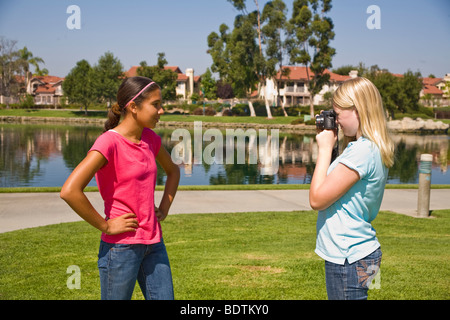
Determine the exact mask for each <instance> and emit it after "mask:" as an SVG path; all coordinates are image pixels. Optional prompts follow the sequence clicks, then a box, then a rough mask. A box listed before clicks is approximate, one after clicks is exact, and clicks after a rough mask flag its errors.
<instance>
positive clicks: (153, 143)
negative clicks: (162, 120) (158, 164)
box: [144, 128, 161, 157]
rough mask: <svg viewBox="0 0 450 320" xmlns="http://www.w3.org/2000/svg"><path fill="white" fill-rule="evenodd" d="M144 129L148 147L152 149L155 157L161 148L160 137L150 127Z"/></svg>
mask: <svg viewBox="0 0 450 320" xmlns="http://www.w3.org/2000/svg"><path fill="white" fill-rule="evenodd" d="M144 130H145V135H146V137H147V139H148V143H149V145H150V148H151V149H152V151H153V154H154V155H155V157H156V156H157V155H158V152H159V149H160V148H161V137H160V136H159V135H157V134H156V133H155V132H154V131H153V130H151V129H148V128H145V129H144Z"/></svg>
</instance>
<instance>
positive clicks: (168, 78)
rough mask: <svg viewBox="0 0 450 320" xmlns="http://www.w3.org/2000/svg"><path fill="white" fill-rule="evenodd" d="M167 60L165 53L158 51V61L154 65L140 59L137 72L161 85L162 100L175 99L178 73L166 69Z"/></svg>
mask: <svg viewBox="0 0 450 320" xmlns="http://www.w3.org/2000/svg"><path fill="white" fill-rule="evenodd" d="M166 64H167V60H166V58H165V54H164V53H162V52H160V53H158V61H157V63H156V65H154V66H148V65H147V62H146V61H141V63H140V67H139V68H138V69H137V74H138V75H139V76H142V77H147V78H151V79H152V80H153V81H155V82H156V83H158V84H159V86H160V87H161V94H162V98H163V100H175V99H176V86H177V78H178V75H177V74H176V72H174V71H172V70H170V69H166V68H165V65H166Z"/></svg>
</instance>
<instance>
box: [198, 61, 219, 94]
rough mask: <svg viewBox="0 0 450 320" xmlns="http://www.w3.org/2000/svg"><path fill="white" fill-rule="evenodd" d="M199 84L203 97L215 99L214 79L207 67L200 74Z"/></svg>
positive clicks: (215, 86) (215, 85)
mask: <svg viewBox="0 0 450 320" xmlns="http://www.w3.org/2000/svg"><path fill="white" fill-rule="evenodd" d="M201 86H202V91H203V94H204V97H205V98H207V99H211V100H214V99H217V84H216V80H214V78H213V76H212V73H211V70H210V69H209V68H208V69H206V72H205V73H204V74H203V75H202V81H201Z"/></svg>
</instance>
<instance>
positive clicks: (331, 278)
mask: <svg viewBox="0 0 450 320" xmlns="http://www.w3.org/2000/svg"><path fill="white" fill-rule="evenodd" d="M381 256H382V253H381V249H380V248H378V249H377V250H375V251H374V252H372V253H371V254H369V255H368V256H367V257H365V258H363V259H361V260H358V261H356V262H354V263H352V264H349V263H348V261H347V260H345V264H344V265H340V264H335V263H332V262H329V261H325V279H326V283H327V294H328V299H329V300H367V292H368V290H369V285H370V284H371V282H372V280H373V279H374V278H375V276H376V274H377V273H378V271H379V270H380V264H381Z"/></svg>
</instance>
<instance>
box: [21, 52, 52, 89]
mask: <svg viewBox="0 0 450 320" xmlns="http://www.w3.org/2000/svg"><path fill="white" fill-rule="evenodd" d="M19 59H20V61H21V65H22V69H23V71H24V73H25V81H26V82H25V85H26V87H28V81H30V79H29V74H30V64H31V65H32V66H34V67H35V69H36V70H35V72H36V73H37V74H39V73H40V71H41V70H40V69H39V63H45V62H44V59H42V58H40V57H35V56H33V53H31V51H28V48H27V47H24V48H23V49H20V50H19ZM47 73H48V71H47Z"/></svg>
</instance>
